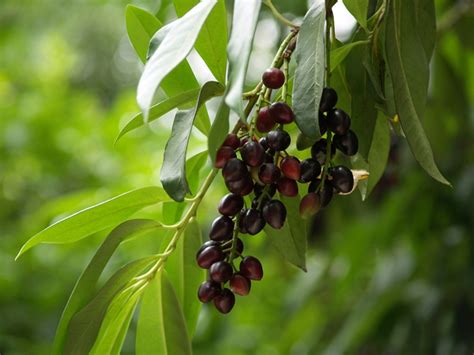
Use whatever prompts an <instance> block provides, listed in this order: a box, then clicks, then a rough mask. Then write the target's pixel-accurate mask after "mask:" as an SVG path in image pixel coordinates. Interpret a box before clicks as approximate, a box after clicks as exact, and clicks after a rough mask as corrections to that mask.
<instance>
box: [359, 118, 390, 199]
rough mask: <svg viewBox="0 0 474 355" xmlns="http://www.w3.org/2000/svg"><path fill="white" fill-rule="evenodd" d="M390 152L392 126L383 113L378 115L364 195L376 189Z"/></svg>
mask: <svg viewBox="0 0 474 355" xmlns="http://www.w3.org/2000/svg"><path fill="white" fill-rule="evenodd" d="M389 152H390V126H389V123H388V119H387V117H385V116H384V115H383V114H380V113H379V115H378V117H377V120H376V123H375V129H374V136H373V138H372V143H371V145H370V151H369V157H368V163H369V173H370V175H369V179H368V181H367V192H366V195H365V196H364V197H365V198H367V197H368V196H369V194H370V193H371V192H372V190H373V189H374V187H375V185H377V183H378V182H379V180H380V178H381V177H382V176H383V173H384V171H385V167H386V166H387V161H388V155H389Z"/></svg>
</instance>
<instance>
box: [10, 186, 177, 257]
mask: <svg viewBox="0 0 474 355" xmlns="http://www.w3.org/2000/svg"><path fill="white" fill-rule="evenodd" d="M167 200H169V198H168V197H167V196H166V193H165V192H164V191H163V189H162V188H160V187H155V186H151V187H144V188H141V189H137V190H132V191H129V192H126V193H124V194H122V195H119V196H117V197H114V198H111V199H110V200H107V201H104V202H101V203H99V204H97V205H95V206H92V207H89V208H86V209H84V210H82V211H79V212H76V213H75V214H73V215H71V216H69V217H66V218H63V219H62V220H60V221H58V222H56V223H54V224H52V225H50V226H49V227H48V228H46V229H43V230H42V231H41V232H39V233H38V234H36V235H34V236H33V237H32V238H30V239H29V240H28V241H27V242H26V243H25V244H24V245H23V247H22V248H21V250H20V252H19V253H18V255H17V256H16V258H18V257H19V256H20V255H22V254H23V253H24V252H26V251H27V250H29V249H30V248H32V247H34V246H35V245H37V244H40V243H50V244H62V243H72V242H75V241H77V240H79V239H82V238H85V237H87V236H90V235H91V234H94V233H96V232H99V231H101V230H103V229H106V228H109V227H111V226H114V225H117V224H118V223H121V222H123V221H125V220H126V219H127V218H129V217H130V216H131V215H132V214H134V213H135V212H138V211H139V210H141V209H142V208H144V207H146V206H150V205H154V204H156V203H159V202H163V201H167Z"/></svg>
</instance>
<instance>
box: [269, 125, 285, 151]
mask: <svg viewBox="0 0 474 355" xmlns="http://www.w3.org/2000/svg"><path fill="white" fill-rule="evenodd" d="M267 143H268V146H269V147H270V148H271V149H273V150H274V151H276V152H279V151H281V150H285V149H286V148H288V147H289V146H290V143H291V138H290V135H289V134H288V132H286V131H283V130H281V129H277V130H274V131H270V132H268V135H267Z"/></svg>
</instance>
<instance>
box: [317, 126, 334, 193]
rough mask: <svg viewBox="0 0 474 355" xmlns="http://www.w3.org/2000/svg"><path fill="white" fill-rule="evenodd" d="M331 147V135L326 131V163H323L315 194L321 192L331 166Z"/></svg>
mask: <svg viewBox="0 0 474 355" xmlns="http://www.w3.org/2000/svg"><path fill="white" fill-rule="evenodd" d="M331 145H332V134H331V132H329V131H328V132H327V136H326V161H325V162H324V165H323V172H322V175H321V183H320V184H319V186H318V187H317V188H316V192H319V191H321V189H322V188H323V186H324V182H325V181H326V179H327V176H328V170H329V167H330V165H331V159H332V157H331Z"/></svg>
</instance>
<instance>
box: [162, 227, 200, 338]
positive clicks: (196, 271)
mask: <svg viewBox="0 0 474 355" xmlns="http://www.w3.org/2000/svg"><path fill="white" fill-rule="evenodd" d="M201 245H202V236H201V229H200V227H199V223H198V222H197V221H196V220H195V219H192V220H191V221H190V222H189V224H188V225H187V227H186V230H185V232H184V235H183V236H182V237H181V238H180V239H179V241H178V245H177V246H176V250H175V251H174V252H173V254H171V256H170V257H169V258H168V260H167V262H166V271H167V272H168V277H169V279H170V281H171V283H172V284H173V286H174V289H175V290H176V296H177V297H178V300H179V302H180V304H181V306H182V308H183V313H184V317H185V318H186V325H187V329H188V332H189V335H190V337H192V336H193V334H194V330H195V328H196V324H197V320H198V316H199V310H200V309H201V302H199V299H198V298H197V297H196V292H197V289H198V288H199V285H200V284H201V282H202V281H204V279H205V277H206V273H205V271H204V270H203V269H201V268H198V267H197V266H196V261H195V258H196V251H197V250H198V249H199V247H200V246H201Z"/></svg>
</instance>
